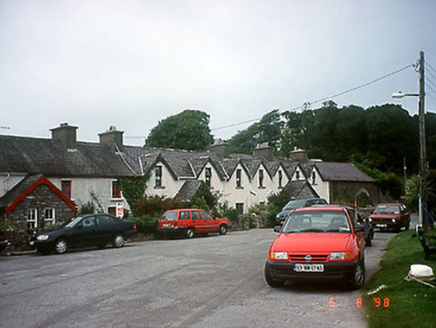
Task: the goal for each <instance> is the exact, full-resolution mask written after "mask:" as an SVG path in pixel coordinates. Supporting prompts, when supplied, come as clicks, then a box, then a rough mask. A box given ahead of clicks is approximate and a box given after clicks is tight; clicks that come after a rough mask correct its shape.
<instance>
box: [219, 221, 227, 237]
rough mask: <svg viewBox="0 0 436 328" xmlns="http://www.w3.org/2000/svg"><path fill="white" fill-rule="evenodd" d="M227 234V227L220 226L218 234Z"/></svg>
mask: <svg viewBox="0 0 436 328" xmlns="http://www.w3.org/2000/svg"><path fill="white" fill-rule="evenodd" d="M226 233H227V226H226V225H225V224H221V225H220V229H219V234H220V235H225V234H226Z"/></svg>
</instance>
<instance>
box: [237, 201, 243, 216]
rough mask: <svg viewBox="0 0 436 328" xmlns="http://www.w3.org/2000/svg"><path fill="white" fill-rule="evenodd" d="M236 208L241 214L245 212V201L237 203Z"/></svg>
mask: <svg viewBox="0 0 436 328" xmlns="http://www.w3.org/2000/svg"><path fill="white" fill-rule="evenodd" d="M236 210H237V211H238V213H239V214H244V203H236Z"/></svg>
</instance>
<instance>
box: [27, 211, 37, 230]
mask: <svg viewBox="0 0 436 328" xmlns="http://www.w3.org/2000/svg"><path fill="white" fill-rule="evenodd" d="M26 223H27V226H28V227H29V229H35V228H38V209H37V208H29V209H28V210H27V215H26Z"/></svg>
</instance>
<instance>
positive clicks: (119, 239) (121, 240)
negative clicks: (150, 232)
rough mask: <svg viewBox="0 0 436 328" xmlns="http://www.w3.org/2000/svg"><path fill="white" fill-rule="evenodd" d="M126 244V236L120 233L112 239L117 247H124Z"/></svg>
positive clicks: (113, 244)
mask: <svg viewBox="0 0 436 328" xmlns="http://www.w3.org/2000/svg"><path fill="white" fill-rule="evenodd" d="M124 244H125V240H124V236H123V235H122V234H120V233H118V234H116V235H115V236H114V238H113V239H112V246H113V247H115V248H120V247H123V246H124Z"/></svg>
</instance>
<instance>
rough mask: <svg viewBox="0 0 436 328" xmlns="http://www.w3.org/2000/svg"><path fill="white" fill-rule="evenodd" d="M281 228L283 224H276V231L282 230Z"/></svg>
mask: <svg viewBox="0 0 436 328" xmlns="http://www.w3.org/2000/svg"><path fill="white" fill-rule="evenodd" d="M280 230H282V226H281V225H276V226H274V232H280Z"/></svg>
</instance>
